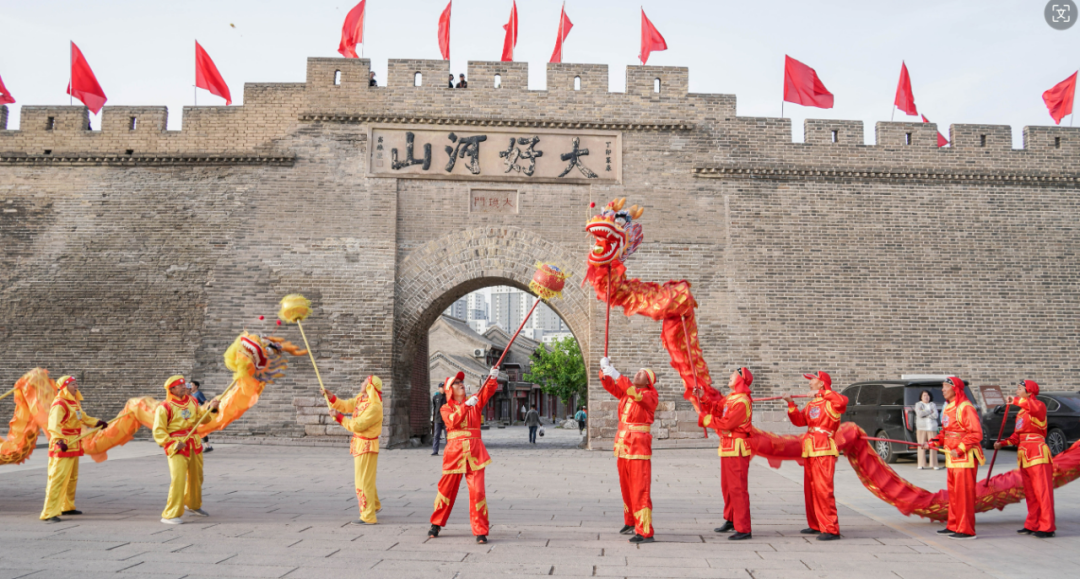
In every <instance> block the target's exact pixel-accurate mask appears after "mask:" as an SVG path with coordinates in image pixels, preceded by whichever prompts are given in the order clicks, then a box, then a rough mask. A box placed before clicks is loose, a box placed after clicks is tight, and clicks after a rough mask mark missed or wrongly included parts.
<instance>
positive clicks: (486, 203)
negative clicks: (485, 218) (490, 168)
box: [469, 189, 518, 215]
mask: <svg viewBox="0 0 1080 579" xmlns="http://www.w3.org/2000/svg"><path fill="white" fill-rule="evenodd" d="M517 212H518V192H517V191H514V190H512V189H471V190H470V191H469V213H500V214H511V215H512V214H516V213H517Z"/></svg>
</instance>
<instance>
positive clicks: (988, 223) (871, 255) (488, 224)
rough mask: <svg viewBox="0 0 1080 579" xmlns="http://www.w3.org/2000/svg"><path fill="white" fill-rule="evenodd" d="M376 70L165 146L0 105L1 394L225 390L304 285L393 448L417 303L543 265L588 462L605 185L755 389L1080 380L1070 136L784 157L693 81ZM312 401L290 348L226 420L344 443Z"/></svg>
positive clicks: (766, 414) (109, 406) (196, 118)
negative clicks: (945, 379)
mask: <svg viewBox="0 0 1080 579" xmlns="http://www.w3.org/2000/svg"><path fill="white" fill-rule="evenodd" d="M369 69H370V62H369V61H368V60H364V59H340V58H312V59H309V60H308V67H307V79H306V81H305V82H302V83H281V84H248V85H247V86H246V87H245V88H244V103H243V106H235V107H234V106H230V107H185V109H184V111H183V128H182V130H179V131H169V130H166V118H167V114H168V112H167V111H166V109H165V108H164V107H126V106H111V107H105V109H104V113H103V116H102V123H101V130H99V131H90V130H87V129H86V126H87V122H86V120H87V114H88V113H87V111H86V109H85V108H83V107H69V106H23V107H22V109H21V121H20V128H19V130H4V129H6V126H7V120H8V107H6V106H0V341H2V343H3V345H4V357H3V361H2V362H0V383H7V384H11V383H13V382H14V380H15V379H17V378H18V377H19V376H21V375H22V374H23V373H24V372H26V371H27V370H28V369H30V368H32V367H35V366H44V367H47V368H49V369H50V370H53V371H55V372H63V373H71V374H74V375H76V376H77V377H78V378H79V380H80V384H81V385H82V388H83V389H84V391H85V392H86V394H87V399H88V400H91V401H93V404H92V406H93V409H94V411H95V412H97V413H98V414H97V415H100V416H108V415H114V414H115V413H116V412H117V411H119V409H120V406H121V405H122V404H123V401H124V400H126V399H127V398H129V397H135V396H142V395H147V394H151V395H159V394H160V388H161V386H160V385H161V383H162V381H163V380H164V378H165V377H167V376H169V375H172V374H175V373H184V374H187V375H189V376H191V377H193V378H195V379H198V380H201V381H202V382H203V383H204V384H206V385H207V386H206V388H205V389H206V390H207V391H209V392H210V393H214V392H219V391H220V390H221V389H222V388H223V387H224V386H225V384H227V381H228V372H227V371H226V370H225V368H224V365H223V364H222V353H223V351H224V350H225V348H226V347H227V346H228V344H229V343H230V342H231V341H232V339H233V338H234V337H235V336H236V334H237V333H238V332H239V331H240V330H242V329H245V328H247V329H248V330H251V331H257V332H261V333H266V334H275V333H282V334H284V335H285V336H286V337H288V338H290V339H294V340H295V339H297V338H298V335H297V334H296V333H295V332H296V330H295V329H294V328H291V327H278V326H276V325H275V324H274V322H273V319H274V313H275V312H276V309H277V307H276V305H277V301H278V300H279V299H280V298H281V297H282V296H283V295H285V294H288V293H294V292H298V293H302V294H304V295H306V296H307V297H308V298H310V299H311V300H312V301H313V305H314V314H313V315H312V316H311V317H310V318H308V320H306V321H305V322H304V324H305V329H306V331H307V332H308V336H309V337H310V338H312V347H313V349H314V351H315V354H316V355H317V357H318V360H319V364H320V370H321V372H322V375H323V377H324V379H325V380H326V381H327V385H328V386H329V387H330V388H331V389H334V390H335V391H339V392H352V391H354V390H355V389H356V388H357V387H358V386H359V384H360V382H361V381H362V380H363V378H364V376H365V375H367V374H378V375H380V376H382V377H383V379H384V384H385V386H384V388H385V393H386V398H387V400H386V404H385V407H386V408H387V413H388V415H387V422H386V424H387V428H386V429H385V430H384V433H385V434H384V436H385V438H386V440H385V441H384V442H385V443H387V444H390V445H394V444H401V443H403V442H406V441H407V440H408V438H409V436H410V435H411V434H412V433H413V432H414V429H416V428H423V426H424V423H425V420H426V418H427V416H426V414H427V412H428V410H427V406H426V402H427V400H426V398H427V396H426V393H427V383H428V382H427V380H426V378H425V377H423V376H417V375H416V374H414V372H413V370H414V369H415V370H417V371H418V372H421V371H426V367H427V364H426V360H425V359H424V357H425V354H424V352H423V349H424V342H423V336H424V333H425V332H426V331H427V328H428V326H429V325H430V324H431V322H432V321H433V320H434V319H435V316H436V315H437V314H438V312H440V311H441V310H442V309H443V308H445V307H446V305H448V304H449V303H450V302H451V301H452V300H454V299H455V298H457V297H459V296H461V295H463V294H465V293H466V292H468V291H470V290H473V289H477V288H479V287H482V286H485V285H492V284H503V285H513V286H517V287H519V288H521V287H524V286H525V284H527V283H528V280H529V279H530V277H531V275H532V272H533V271H534V267H535V266H536V264H537V262H540V261H549V262H555V263H556V264H557V265H559V266H561V267H563V268H566V269H567V270H569V271H570V272H572V273H573V277H572V278H571V279H570V280H569V282H568V283H567V288H566V291H565V297H564V298H562V299H561V300H556V301H555V302H554V303H553V304H552V305H553V307H554V308H555V310H556V311H557V312H558V313H559V314H560V315H561V316H562V317H563V318H564V319H565V320H566V322H567V323H568V324H569V326H570V328H571V330H572V331H573V333H574V335H575V336H576V337H577V338H578V340H579V342H580V343H581V345H582V349H583V352H584V354H585V357H586V360H587V361H588V363H589V364H590V366H591V369H590V380H591V381H590V387H589V406H590V430H589V433H590V436H591V437H592V438H591V443H592V447H593V448H603V447H605V446H610V439H611V437H612V436H613V435H614V432H615V426H616V416H615V401H614V400H613V399H611V398H610V396H608V395H607V393H605V392H604V391H603V390H602V389H600V387H599V383H598V380H597V379H596V377H595V375H596V369H597V359H598V357H599V354H600V352H601V351H602V349H603V348H602V347H601V346H600V344H602V342H603V331H604V330H603V328H604V321H603V316H604V307H603V306H602V304H600V303H599V302H597V301H596V300H595V298H594V297H593V296H592V295H591V294H590V291H591V290H590V289H589V288H586V289H584V290H583V289H581V287H580V283H581V281H582V277H581V276H582V274H583V271H584V259H585V253H586V252H587V251H588V250H589V247H590V246H591V243H592V242H591V240H590V236H589V235H587V234H586V233H585V232H584V230H583V226H584V223H585V221H586V220H587V219H588V217H589V216H590V215H591V213H593V212H595V209H594V210H591V211H590V209H589V207H588V206H589V204H590V203H592V202H595V203H596V204H597V205H598V207H602V206H603V205H604V204H605V203H607V202H608V201H609V200H611V199H613V198H616V197H627V198H628V202H629V203H631V204H638V205H642V206H644V207H645V214H644V216H643V217H642V218H641V219H640V220H639V223H641V224H642V226H643V227H644V236H645V242H644V243H643V244H642V245H641V247H640V248H639V249H638V251H637V252H636V253H635V254H634V255H633V257H632V258H631V259H630V261H629V262H628V264H627V265H628V267H629V274H630V276H631V277H640V278H643V279H646V280H650V281H661V282H662V281H667V280H669V279H687V280H689V281H690V282H691V283H692V284H693V292H694V295H695V297H696V299H697V301H698V303H699V306H700V307H699V309H698V314H697V321H698V326H699V335H700V340H701V344H702V346H703V348H704V356H705V359H706V361H707V362H708V364H709V366H710V368H712V373H713V377H714V379H716V381H717V382H723V379H722V377H723V376H726V375H727V373H728V372H729V371H730V369H731V368H732V367H734V366H736V365H739V366H742V365H746V366H750V367H752V368H754V373H755V375H756V376H757V380H756V381H755V388H756V389H757V391H758V392H762V393H769V394H773V393H777V392H778V391H782V390H787V389H789V388H790V387H791V386H792V385H793V384H796V383H798V382H796V380H798V378H797V377H798V376H800V375H801V374H802V373H803V372H807V371H812V370H816V369H824V370H827V371H829V372H830V373H831V374H832V376H833V379H834V380H835V382H836V383H837V384H844V383H851V382H855V381H860V380H874V379H881V378H896V377H898V376H899V375H900V374H903V373H927V372H935V373H936V372H952V373H958V374H959V375H961V376H964V377H965V378H968V379H970V380H972V381H974V382H975V383H976V384H978V383H1006V382H1010V381H1015V380H1016V379H1017V374H1016V372H1018V371H1020V370H1022V371H1023V372H1024V373H1025V374H1026V375H1029V376H1034V377H1037V378H1038V379H1039V382H1040V384H1044V385H1048V389H1051V390H1052V389H1061V388H1067V387H1074V386H1075V384H1074V382H1073V378H1074V375H1075V373H1076V369H1075V368H1076V363H1075V362H1076V358H1075V353H1076V351H1078V350H1080V341H1078V336H1080V296H1078V294H1077V287H1078V285H1077V284H1076V280H1077V279H1078V278H1080V261H1078V260H1076V259H1075V256H1076V254H1077V253H1078V250H1080V247H1078V245H1080V242H1078V240H1077V237H1076V235H1075V224H1076V222H1077V221H1080V197H1078V196H1077V195H1076V184H1077V183H1078V182H1080V175H1078V174H1076V172H1075V169H1074V167H1075V165H1076V157H1077V153H1078V152H1080V129H1071V128H1065V127H1026V128H1024V148H1023V149H1019V150H1014V149H1012V135H1011V129H1010V128H1009V127H1006V126H991V125H953V126H952V127H951V128H950V137H951V138H950V141H951V146H950V147H948V148H946V149H939V148H938V147H937V127H936V126H935V125H933V124H929V123H884V122H883V123H877V125H876V126H875V127H874V129H875V136H874V139H872V140H873V141H874V144H872V145H867V144H865V140H864V136H863V124H862V123H861V122H857V121H839V120H807V121H806V122H805V126H804V131H803V132H804V135H805V138H804V141H805V142H802V143H793V142H792V138H791V135H792V127H791V123H790V121H789V120H788V119H777V118H749V117H739V116H738V115H737V113H736V106H735V105H736V102H735V97H734V96H732V95H716V94H695V93H691V92H689V90H688V88H689V71H688V70H687V69H685V68H676V67H656V66H630V67H627V71H626V88H625V92H617V93H612V92H608V71H607V67H606V66H603V65H586V64H569V63H567V64H549V65H547V86H546V89H545V90H529V88H528V86H527V78H528V65H527V64H525V63H517V62H470V63H469V70H468V73H469V87H470V88H468V89H463V90H447V89H445V88H444V87H442V86H439V83H426V84H424V85H423V86H415V83H414V78H415V76H416V74H417V73H420V75H421V76H424V77H427V78H446V76H447V74H448V73H449V63H447V62H446V61H422V60H391V61H389V74H388V75H387V76H388V84H387V86H377V87H370V86H368V78H369ZM496 78H499V79H500V83H499V86H498V87H497V88H496V85H495V79H496ZM657 79H659V81H660V82H659V84H657V83H656V80H657ZM656 86H659V87H660V88H659V92H657V91H656ZM259 316H264V317H265V319H264V320H260V319H259ZM659 331H660V327H659V324H657V323H655V322H652V321H650V320H647V319H645V318H643V317H637V318H634V319H630V318H626V317H625V316H623V315H622V314H621V312H613V315H612V334H611V353H612V358H613V360H614V361H615V363H616V365H617V366H618V367H620V369H622V370H624V371H627V372H629V371H633V370H634V369H635V368H636V367H638V366H651V367H653V368H654V369H655V370H656V371H657V374H658V378H659V382H658V390H659V391H660V395H661V403H660V407H659V411H658V413H657V423H656V424H655V425H654V428H653V434H654V436H655V439H656V441H655V447H656V448H661V447H663V446H665V445H667V446H671V445H681V444H685V443H686V442H687V439H692V438H700V437H701V429H700V428H699V427H698V426H697V420H696V417H695V416H694V414H693V411H692V410H691V409H690V408H689V406H688V405H686V404H685V403H684V402H683V401H682V399H681V393H682V390H683V386H682V384H681V382H680V381H679V380H678V377H677V376H676V374H675V373H674V371H672V369H671V368H670V367H669V366H668V356H667V353H666V352H665V351H664V350H663V348H662V347H661V345H660V340H659ZM418 358H419V359H420V363H419V364H418V363H417V359H418ZM417 383H419V384H422V385H423V394H424V396H423V398H424V400H418V398H419V396H418V395H419V391H418V390H417V387H416V386H414V384H417ZM316 393H317V386H316V383H315V379H314V374H313V373H312V372H311V371H310V368H309V367H308V366H307V364H306V362H305V361H303V360H296V361H295V362H294V370H293V371H290V372H289V373H288V376H287V379H286V380H283V381H280V382H278V383H276V384H274V385H273V386H272V387H270V388H268V389H267V391H266V392H265V393H264V394H263V396H262V399H261V400H260V401H259V403H258V405H257V406H256V407H255V408H254V409H252V410H251V411H250V412H248V414H246V415H245V416H244V418H243V419H242V420H240V421H238V422H236V423H234V424H233V425H232V426H230V428H229V432H230V433H232V434H235V435H251V436H267V437H269V436H305V435H306V436H325V435H326V434H327V433H328V432H339V431H340V429H339V428H337V426H336V425H331V424H328V423H327V417H326V416H325V408H324V407H322V405H321V403H320V402H319V401H318V400H315V399H314V398H313V396H314V395H315V394H316ZM410 401H412V402H418V404H411V403H410ZM9 405H10V400H6V401H2V402H0V414H4V412H7V411H9V410H10V406H9ZM770 420H783V414H782V413H781V412H779V411H778V408H777V407H772V408H770V407H768V406H761V407H759V408H756V409H755V422H758V423H759V424H760V423H762V422H768V421H770ZM762 426H763V427H764V428H770V427H769V425H768V424H762Z"/></svg>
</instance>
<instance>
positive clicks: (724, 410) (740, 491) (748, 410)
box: [698, 368, 754, 535]
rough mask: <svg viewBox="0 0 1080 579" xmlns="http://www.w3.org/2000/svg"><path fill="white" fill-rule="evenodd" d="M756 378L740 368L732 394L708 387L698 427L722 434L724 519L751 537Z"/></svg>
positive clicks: (721, 482) (721, 467) (701, 402)
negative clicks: (752, 393) (750, 476)
mask: <svg viewBox="0 0 1080 579" xmlns="http://www.w3.org/2000/svg"><path fill="white" fill-rule="evenodd" d="M753 382H754V375H753V374H751V373H750V369H749V368H739V376H738V379H736V381H735V384H734V386H732V389H731V393H730V394H728V395H727V396H720V395H719V393H717V392H716V390H714V389H712V388H705V389H704V391H705V396H704V397H703V398H702V400H701V401H700V402H699V404H700V409H699V411H698V426H702V427H705V428H712V429H713V430H715V431H716V432H717V434H719V435H720V449H719V451H718V454H719V455H720V488H721V491H722V492H723V495H724V520H725V521H729V522H731V523H732V524H734V525H735V531H736V532H738V533H745V534H748V535H749V534H750V492H749V490H748V488H749V487H748V486H747V485H748V473H749V471H750V459H751V458H752V452H751V449H750V440H749V439H750V433H751V432H752V431H753V428H754V425H753V417H754V402H753V400H751V399H750V385H751V384H753Z"/></svg>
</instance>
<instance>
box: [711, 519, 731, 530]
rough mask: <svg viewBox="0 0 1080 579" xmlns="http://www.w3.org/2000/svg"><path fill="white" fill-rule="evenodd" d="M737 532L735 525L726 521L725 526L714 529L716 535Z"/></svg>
mask: <svg viewBox="0 0 1080 579" xmlns="http://www.w3.org/2000/svg"><path fill="white" fill-rule="evenodd" d="M734 530H735V523H732V522H731V521H724V524H723V525H721V526H719V527H716V528H715V529H713V532H714V533H730V532H732V531H734Z"/></svg>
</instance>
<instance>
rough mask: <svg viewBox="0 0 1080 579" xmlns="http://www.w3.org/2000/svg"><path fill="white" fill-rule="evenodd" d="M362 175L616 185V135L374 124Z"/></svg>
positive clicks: (619, 138)
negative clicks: (369, 154) (366, 169)
mask: <svg viewBox="0 0 1080 579" xmlns="http://www.w3.org/2000/svg"><path fill="white" fill-rule="evenodd" d="M370 130H371V133H370V135H369V139H370V140H369V141H368V142H369V143H371V147H370V151H371V158H370V160H369V161H370V162H369V164H368V174H369V175H375V176H379V177H400V178H406V179H449V180H469V181H512V182H518V183H529V182H534V183H579V184H582V183H613V182H614V183H618V182H621V181H622V135H621V133H618V132H604V131H587V130H585V131H573V130H555V129H547V130H540V129H537V130H532V129H518V128H514V129H506V128H501V127H500V128H488V127H447V128H445V129H443V128H439V129H433V128H429V127H418V126H402V125H374V126H373V127H372V128H371V129H370Z"/></svg>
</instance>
